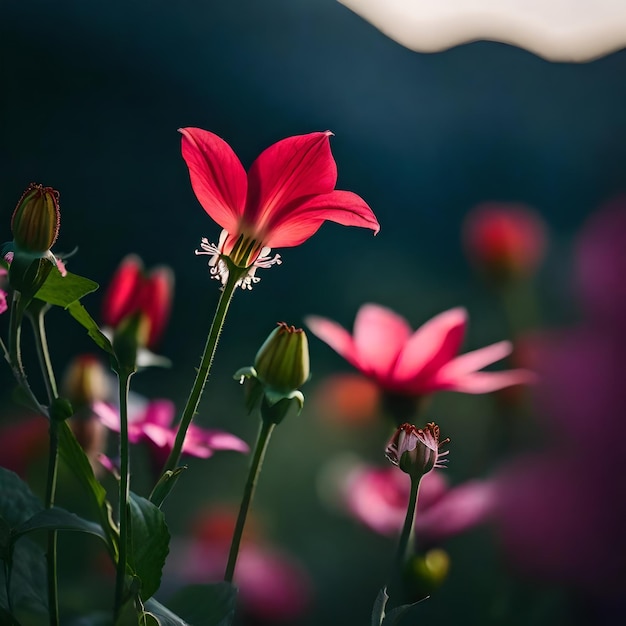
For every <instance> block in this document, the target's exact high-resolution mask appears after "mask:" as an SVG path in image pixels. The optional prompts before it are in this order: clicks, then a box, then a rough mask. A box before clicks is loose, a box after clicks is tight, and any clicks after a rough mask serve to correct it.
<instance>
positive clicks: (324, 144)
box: [226, 131, 337, 245]
mask: <svg viewBox="0 0 626 626" xmlns="http://www.w3.org/2000/svg"><path fill="white" fill-rule="evenodd" d="M330 135H331V133H330V131H326V132H323V133H310V134H308V135H296V136H294V137H288V138H287V139H283V140H282V141H279V142H277V143H275V144H274V145H272V146H270V147H269V148H267V149H266V150H264V151H263V152H262V153H261V154H260V155H259V156H258V158H257V159H256V161H255V162H254V163H253V164H252V167H251V168H250V171H249V173H248V185H249V187H248V198H247V202H246V209H245V220H246V222H247V223H248V224H249V225H251V226H252V225H253V226H254V228H255V229H256V230H257V231H260V232H263V231H265V230H267V229H268V228H269V227H270V224H271V222H272V218H273V215H274V214H275V213H277V212H281V211H282V210H283V209H284V208H285V207H286V206H287V205H289V204H290V203H292V202H294V201H297V200H299V199H300V198H305V197H306V196H312V195H318V194H328V193H330V192H331V191H332V190H333V189H334V188H335V183H336V182H337V166H336V165H335V160H334V159H333V156H332V154H331V151H330V142H329V140H328V137H329V136H330ZM226 230H228V228H227V229H226ZM313 232H315V231H313ZM311 234H312V233H311ZM264 243H267V242H264ZM267 245H269V244H267ZM292 245H295V244H292Z"/></svg>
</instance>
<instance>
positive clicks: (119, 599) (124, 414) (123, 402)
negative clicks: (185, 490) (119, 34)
mask: <svg viewBox="0 0 626 626" xmlns="http://www.w3.org/2000/svg"><path fill="white" fill-rule="evenodd" d="M131 376H132V372H126V373H119V372H118V385H119V401H120V493H119V517H120V544H119V557H118V561H117V573H116V578H115V615H118V614H119V612H120V610H121V608H122V604H123V602H124V581H125V578H126V565H127V562H128V523H129V520H130V518H129V514H128V495H129V491H130V472H129V456H130V455H129V446H128V391H129V389H130V378H131Z"/></svg>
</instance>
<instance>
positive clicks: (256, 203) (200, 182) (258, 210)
mask: <svg viewBox="0 0 626 626" xmlns="http://www.w3.org/2000/svg"><path fill="white" fill-rule="evenodd" d="M180 132H181V133H182V135H183V139H182V153H183V158H184V159H185V162H186V163H187V167H188V168H189V175H190V177H191V185H192V187H193V190H194V193H195V194H196V197H197V198H198V201H199V202H200V204H201V205H202V207H203V208H204V210H205V211H206V212H207V213H208V214H209V216H210V217H211V218H212V219H213V220H215V222H217V223H218V224H219V225H220V226H221V227H222V228H223V231H222V234H221V236H220V239H219V242H218V244H217V245H214V244H211V243H209V241H208V240H207V239H202V244H201V247H202V251H201V252H198V251H197V254H207V255H209V256H210V257H211V258H210V260H209V266H210V267H211V274H212V276H213V277H214V278H216V279H218V280H220V281H221V282H222V284H224V283H225V282H226V280H227V278H228V266H227V264H226V263H225V261H224V260H223V258H222V257H228V258H229V259H230V261H231V262H232V263H234V264H235V265H237V266H239V267H242V268H249V271H248V273H247V274H246V276H244V277H243V278H242V279H241V280H240V282H239V283H238V284H239V285H240V286H241V287H242V288H243V289H250V288H251V286H252V284H254V283H256V282H258V280H259V279H258V278H257V277H255V275H254V274H255V271H256V269H257V268H259V267H261V268H267V267H270V266H271V265H274V264H277V263H280V262H281V261H280V255H275V256H274V257H271V256H270V253H271V249H272V248H288V247H291V246H297V245H300V244H301V243H303V242H304V241H306V240H307V239H308V238H309V237H311V236H312V235H313V234H314V233H315V232H316V231H317V230H318V229H319V227H320V226H321V225H322V223H323V222H324V221H326V220H330V221H332V222H337V223H339V224H342V225H344V226H359V227H362V228H370V229H371V230H373V231H374V233H377V232H378V230H379V228H380V227H379V225H378V221H377V220H376V217H375V216H374V213H373V212H372V210H371V209H370V207H369V206H368V205H367V204H366V202H365V201H364V200H363V199H362V198H361V197H359V196H357V195H356V194H354V193H351V192H349V191H338V190H336V189H335V184H336V182H337V167H336V164H335V161H334V159H333V156H332V154H331V151H330V142H329V137H330V135H331V134H332V133H330V132H328V131H327V132H323V133H319V132H318V133H310V134H308V135H296V136H294V137H288V138H287V139H283V140H282V141H279V142H277V143H275V144H274V145H272V146H270V147H269V148H267V149H266V150H265V151H263V152H262V153H261V154H260V155H259V157H258V158H257V159H256V161H254V163H253V164H252V167H251V168H250V170H249V171H248V173H247V174H246V172H245V170H244V168H243V165H242V164H241V162H240V161H239V159H238V158H237V156H236V155H235V153H234V152H233V150H232V148H231V147H230V146H229V145H228V144H227V143H226V142H225V141H224V140H223V139H221V138H220V137H218V136H217V135H215V134H213V133H211V132H209V131H206V130H202V129H200V128H182V129H180Z"/></svg>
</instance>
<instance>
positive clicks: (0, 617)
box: [0, 607, 20, 626]
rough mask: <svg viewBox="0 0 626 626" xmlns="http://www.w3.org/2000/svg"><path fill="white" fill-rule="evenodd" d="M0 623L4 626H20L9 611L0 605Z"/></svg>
mask: <svg viewBox="0 0 626 626" xmlns="http://www.w3.org/2000/svg"><path fill="white" fill-rule="evenodd" d="M0 624H5V626H20V623H19V622H18V621H17V620H16V619H15V618H14V617H13V616H12V615H11V613H9V612H8V611H5V610H4V609H3V608H2V607H0Z"/></svg>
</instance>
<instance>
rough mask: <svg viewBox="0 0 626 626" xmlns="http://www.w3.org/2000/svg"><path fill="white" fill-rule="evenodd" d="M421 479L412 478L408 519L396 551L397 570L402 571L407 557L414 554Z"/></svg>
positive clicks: (405, 521)
mask: <svg viewBox="0 0 626 626" xmlns="http://www.w3.org/2000/svg"><path fill="white" fill-rule="evenodd" d="M420 481H421V477H417V478H414V477H413V476H411V493H410V495H409V504H408V505H407V509H406V517H405V519H404V527H403V528H402V534H401V535H400V541H399V542H398V549H397V550H396V561H395V562H396V569H398V570H399V571H402V568H403V567H404V563H405V562H406V559H407V556H408V555H409V554H410V553H412V551H413V546H414V544H415V510H416V508H417V496H418V493H419V488H420Z"/></svg>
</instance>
